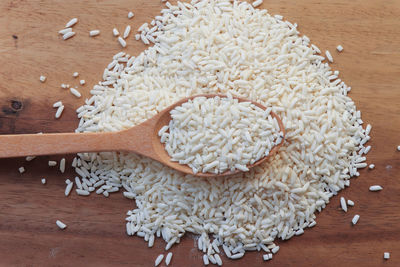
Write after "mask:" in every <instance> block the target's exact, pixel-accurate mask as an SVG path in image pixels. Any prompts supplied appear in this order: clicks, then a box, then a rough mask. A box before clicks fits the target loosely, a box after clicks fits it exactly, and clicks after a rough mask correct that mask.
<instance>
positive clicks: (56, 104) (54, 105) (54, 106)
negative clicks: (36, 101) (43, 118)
mask: <svg viewBox="0 0 400 267" xmlns="http://www.w3.org/2000/svg"><path fill="white" fill-rule="evenodd" d="M62 105H63V103H62V102H61V101H57V102H55V103H54V104H53V108H59V107H61V106H62Z"/></svg>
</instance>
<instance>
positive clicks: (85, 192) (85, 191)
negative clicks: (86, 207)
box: [75, 189, 90, 196]
mask: <svg viewBox="0 0 400 267" xmlns="http://www.w3.org/2000/svg"><path fill="white" fill-rule="evenodd" d="M75 191H76V193H77V194H78V195H80V196H88V195H90V192H89V191H87V190H83V189H75Z"/></svg>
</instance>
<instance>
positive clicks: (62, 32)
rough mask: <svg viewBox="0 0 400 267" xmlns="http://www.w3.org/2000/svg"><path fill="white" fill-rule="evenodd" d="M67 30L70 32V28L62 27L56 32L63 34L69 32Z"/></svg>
mask: <svg viewBox="0 0 400 267" xmlns="http://www.w3.org/2000/svg"><path fill="white" fill-rule="evenodd" d="M69 32H72V28H65V29H62V30H60V31H58V34H61V35H64V34H66V33H69Z"/></svg>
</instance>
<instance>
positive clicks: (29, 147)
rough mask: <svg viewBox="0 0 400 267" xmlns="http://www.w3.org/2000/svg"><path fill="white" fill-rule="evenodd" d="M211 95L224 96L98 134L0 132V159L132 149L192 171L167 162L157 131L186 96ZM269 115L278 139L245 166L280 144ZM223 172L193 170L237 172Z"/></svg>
mask: <svg viewBox="0 0 400 267" xmlns="http://www.w3.org/2000/svg"><path fill="white" fill-rule="evenodd" d="M199 96H205V97H209V98H211V97H215V96H219V97H221V98H224V97H226V96H224V95H216V94H208V95H196V96H192V97H188V98H184V99H182V100H180V101H178V102H176V103H175V104H173V105H171V106H169V107H168V108H166V109H164V110H162V111H161V112H160V113H158V114H157V115H155V116H154V117H152V118H151V119H149V120H147V121H145V122H143V123H141V124H139V125H137V126H134V127H132V128H129V129H127V130H122V131H119V132H101V133H55V134H20V135H0V158H11V157H22V156H31V155H35V156H41V155H55V154H71V153H78V152H104V151H125V152H134V153H137V154H140V155H143V156H146V157H149V158H152V159H154V160H157V161H159V162H161V163H163V164H165V165H167V166H169V167H171V168H173V169H175V170H178V171H180V172H183V173H186V174H192V175H194V174H193V171H192V169H191V168H190V167H189V166H188V165H182V164H179V163H178V162H174V161H171V158H170V156H169V155H168V153H167V151H166V150H165V149H164V144H162V143H161V142H160V137H159V136H158V132H159V130H160V129H161V127H163V126H164V125H168V124H169V121H170V120H171V115H170V111H171V110H172V109H174V108H175V107H176V106H180V105H182V104H183V103H185V102H187V101H188V100H189V99H193V98H195V97H199ZM236 99H238V100H239V102H249V100H246V99H243V98H239V97H236ZM250 102H252V103H253V104H254V105H256V106H258V107H260V108H262V109H264V110H265V109H266V108H265V107H264V106H262V105H260V104H259V103H256V102H253V101H250ZM271 116H272V117H274V118H276V120H277V121H278V124H279V128H280V131H281V132H283V139H282V142H281V143H280V144H279V145H277V146H275V147H273V148H272V149H271V151H270V153H269V155H268V156H266V157H264V158H261V159H260V160H258V161H256V162H255V163H254V164H251V165H247V167H248V168H252V167H254V166H257V165H259V164H260V163H262V162H264V161H266V160H267V159H268V158H269V157H270V156H272V155H274V154H275V153H276V152H277V151H278V149H279V148H280V147H281V145H282V143H283V140H284V138H285V128H284V127H283V123H282V121H281V119H280V118H279V117H278V115H276V114H275V113H274V112H271ZM239 172H240V171H239V170H236V171H234V172H231V171H226V172H224V173H221V174H212V173H197V174H195V175H196V176H202V177H213V176H226V175H232V174H235V173H239Z"/></svg>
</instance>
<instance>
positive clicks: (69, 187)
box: [64, 181, 74, 197]
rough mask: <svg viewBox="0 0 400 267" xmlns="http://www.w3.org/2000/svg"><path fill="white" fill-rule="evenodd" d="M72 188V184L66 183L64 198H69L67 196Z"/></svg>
mask: <svg viewBox="0 0 400 267" xmlns="http://www.w3.org/2000/svg"><path fill="white" fill-rule="evenodd" d="M73 186H74V183H73V182H71V181H70V182H69V183H67V186H66V187H65V192H64V194H65V196H66V197H67V196H69V194H70V193H71V190H72V187H73Z"/></svg>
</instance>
